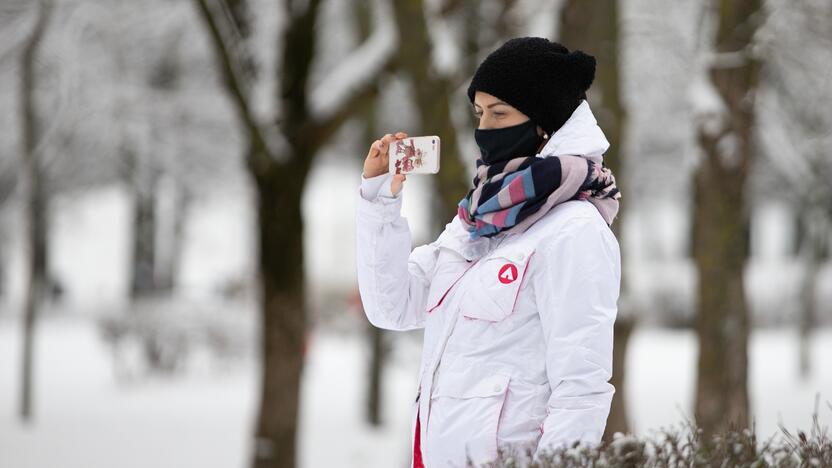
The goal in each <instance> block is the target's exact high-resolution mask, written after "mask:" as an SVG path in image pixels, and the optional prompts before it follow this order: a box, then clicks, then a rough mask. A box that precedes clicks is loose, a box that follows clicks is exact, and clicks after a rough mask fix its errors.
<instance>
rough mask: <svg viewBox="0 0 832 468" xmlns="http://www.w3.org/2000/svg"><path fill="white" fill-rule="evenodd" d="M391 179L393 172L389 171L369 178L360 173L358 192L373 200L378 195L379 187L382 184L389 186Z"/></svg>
mask: <svg viewBox="0 0 832 468" xmlns="http://www.w3.org/2000/svg"><path fill="white" fill-rule="evenodd" d="M392 180H393V174H391V173H389V172H385V173H383V174H380V175H377V176H375V177H369V178H368V177H364V174H361V188H360V189H359V192H360V193H361V196H362V197H363V198H364V199H365V200H374V199H375V198H376V196H378V193H379V189H381V187H382V186H383V185H386V186H387V187H389V186H390V182H392ZM385 182H386V184H385ZM390 195H391V196H392V193H390Z"/></svg>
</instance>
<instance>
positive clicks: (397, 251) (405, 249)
mask: <svg viewBox="0 0 832 468" xmlns="http://www.w3.org/2000/svg"><path fill="white" fill-rule="evenodd" d="M373 179H378V181H379V182H378V185H380V186H378V187H374V186H372V185H371V186H367V185H365V184H367V183H368V182H370V183H371V184H374V183H377V181H374V180H373ZM391 180H392V176H391V175H389V174H386V175H381V176H377V177H371V178H369V179H364V178H363V176H362V186H361V188H359V191H358V194H356V195H357V196H356V199H357V204H358V210H357V213H356V256H357V258H356V260H357V261H356V264H357V274H358V289H359V292H360V294H361V301H362V303H363V305H364V313H365V314H366V315H367V319H368V320H369V321H370V323H372V324H373V325H374V326H376V327H378V328H385V329H388V330H412V329H415V328H424V326H425V317H426V316H427V312H426V310H425V309H426V307H425V306H426V303H427V295H428V290H429V288H430V282H431V278H432V277H433V271H434V267H435V265H436V257H437V254H438V248H437V247H436V246H434V244H427V245H422V246H419V247H416V248H415V249H413V251H412V252H411V235H410V227H409V226H408V223H407V219H405V218H404V217H402V216H401V214H400V213H401V205H402V196H403V193H402V192H399V193H398V194H397V195H396V196H393V194H392V193H391V192H390V183H389V181H391ZM385 181H387V182H386V183H381V182H385ZM365 189H366V191H365ZM374 191H375V192H376V193H377V195H376V196H373V197H372V198H370V199H367V198H365V197H366V196H368V195H373V193H372V192H374Z"/></svg>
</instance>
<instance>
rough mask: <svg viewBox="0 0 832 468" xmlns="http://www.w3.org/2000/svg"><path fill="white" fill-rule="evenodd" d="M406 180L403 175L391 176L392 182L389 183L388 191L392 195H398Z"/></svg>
mask: <svg viewBox="0 0 832 468" xmlns="http://www.w3.org/2000/svg"><path fill="white" fill-rule="evenodd" d="M406 179H407V176H405V175H404V174H396V175H394V176H393V182H391V183H390V191H391V192H392V193H393V195H398V194H399V192H401V191H402V184H403V183H404V181H405V180H406Z"/></svg>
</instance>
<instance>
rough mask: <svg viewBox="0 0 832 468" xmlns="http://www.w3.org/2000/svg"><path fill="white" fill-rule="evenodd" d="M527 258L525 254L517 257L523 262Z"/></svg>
mask: <svg viewBox="0 0 832 468" xmlns="http://www.w3.org/2000/svg"><path fill="white" fill-rule="evenodd" d="M525 257H526V255H525V254H520V255H518V256H517V258H519V259H520V260H523V259H524V258H525Z"/></svg>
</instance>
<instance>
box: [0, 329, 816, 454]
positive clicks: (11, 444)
mask: <svg viewBox="0 0 832 468" xmlns="http://www.w3.org/2000/svg"><path fill="white" fill-rule="evenodd" d="M19 330H20V324H19V322H18V321H16V320H10V319H6V320H0V466H1V467H3V468H29V467H37V468H46V467H57V466H60V467H62V468H74V467H78V468H81V467H83V468H98V467H106V468H109V467H119V468H131V467H136V468H139V467H141V468H146V467H149V466H153V467H156V468H164V467H171V468H173V467H176V468H181V467H197V466H198V467H200V468H211V467H217V468H219V467H223V468H228V467H232V468H233V467H244V466H247V457H248V446H247V442H246V441H247V439H248V434H250V432H251V430H252V427H253V424H254V418H255V416H256V412H255V407H256V400H257V381H258V377H257V372H256V368H255V366H254V364H253V363H251V362H249V363H246V364H241V365H240V366H238V367H237V368H234V369H231V370H228V369H226V370H224V371H221V370H217V369H214V368H212V367H210V366H203V367H199V368H196V369H194V370H192V371H189V372H188V373H186V374H185V375H183V376H179V377H172V378H159V377H156V378H151V379H147V380H144V381H141V382H138V383H134V384H128V385H126V384H119V383H118V382H117V381H116V380H115V379H114V377H113V375H112V368H111V364H112V363H111V360H110V355H109V349H108V348H107V346H106V345H105V344H104V343H103V342H102V341H101V339H100V338H99V334H98V331H97V330H96V329H95V328H94V326H93V325H92V323H91V322H89V321H88V320H87V319H70V318H50V319H47V320H44V321H43V323H42V324H41V325H40V327H39V330H38V331H39V333H38V336H37V359H38V360H37V367H36V379H35V385H36V388H37V395H36V398H35V404H36V419H35V421H34V424H32V425H31V426H28V427H26V426H23V425H21V424H20V423H19V421H18V419H17V404H18V390H19V389H18V386H19V353H20V333H19ZM410 338H413V336H412V335H409V336H405V335H402V334H398V335H395V336H394V339H395V343H396V345H395V349H394V352H393V357H392V364H391V365H390V366H389V368H388V370H387V373H386V387H385V401H384V411H385V414H386V415H387V416H386V425H385V426H384V427H383V428H381V429H372V428H370V427H368V426H367V425H366V424H365V423H364V422H363V411H364V401H363V390H364V381H365V380H366V379H365V375H366V366H365V363H366V362H367V356H368V348H367V347H366V346H365V344H364V342H363V339H362V337H361V336H357V335H350V334H339V333H335V332H332V331H319V332H317V333H316V334H315V335H314V336H313V337H312V339H313V341H312V342H311V348H310V354H309V356H308V360H307V364H306V367H305V371H304V387H303V398H304V400H303V406H302V408H301V429H300V431H301V442H300V451H301V453H300V457H301V466H303V467H310V468H311V467H315V468H317V467H327V466H345V467H361V468H372V467H391V466H392V467H406V466H407V462H408V459H407V456H408V444H409V434H408V425H409V420H410V419H409V418H410V414H409V410H410V408H411V398H412V397H413V396H414V393H413V390H414V389H415V384H416V380H415V372H416V369H417V367H418V355H419V350H418V340H412V339H410ZM795 345H796V340H795V336H794V333H793V332H792V331H791V330H787V331H783V330H778V331H759V332H756V333H755V334H754V336H753V338H752V343H751V350H752V355H751V390H752V391H751V397H752V402H753V405H754V408H755V413H756V414H757V424H758V429H759V432H760V434H761V435H770V434H772V433H774V432H775V431H776V430H777V421H778V419H779V418H782V421H783V422H784V423H785V424H786V426H787V427H789V428H791V429H793V428H795V427H798V426H799V427H803V428H808V425H809V422H810V415H811V412H812V409H813V404H814V394H815V392H817V391H820V392H822V395H821V397H822V402H825V401H829V400H832V366H830V365H829V362H828V360H829V358H830V356H832V330H821V331H819V332H818V333H817V334H816V336H815V340H814V344H813V347H812V353H813V358H814V359H815V364H816V365H815V368H814V375H813V376H812V378H811V379H809V380H808V381H806V382H801V381H799V380H798V378H797V374H796V348H795ZM630 351H631V352H630V354H629V356H628V371H629V373H628V381H627V388H626V390H627V392H628V394H629V396H630V402H629V409H630V414H631V416H632V417H633V418H634V423H635V427H636V430H637V432H639V433H645V432H649V430H650V429H651V428H658V427H661V426H668V425H672V424H675V423H677V422H678V421H680V419H681V417H680V415H681V412H683V411H684V412H685V414H689V411H688V410H687V408H688V407H689V406H690V403H691V401H692V397H693V391H692V389H693V382H694V373H693V371H694V365H695V353H696V341H695V339H694V336H693V335H692V334H691V333H690V332H688V331H669V330H662V329H640V330H638V331H636V332H635V333H634V335H633V337H632V342H631V348H630ZM822 359H826V360H825V361H823V360H822ZM819 414H820V417H821V422H822V423H823V424H826V425H829V424H830V422H831V421H832V409H829V408H828V407H827V406H825V404H822V407H821V409H820V412H819Z"/></svg>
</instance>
